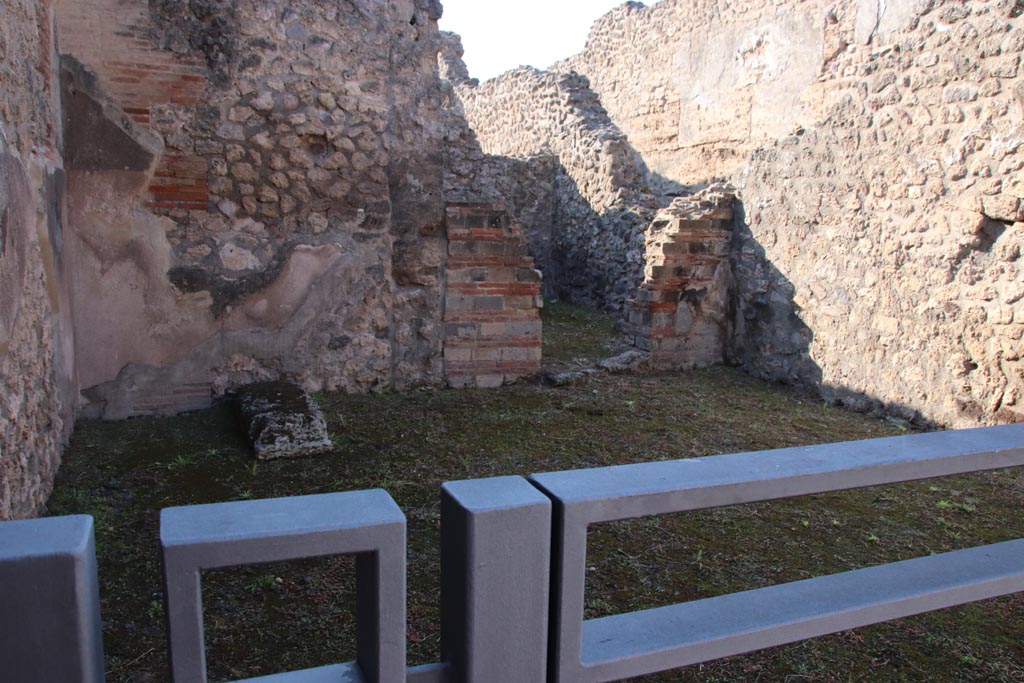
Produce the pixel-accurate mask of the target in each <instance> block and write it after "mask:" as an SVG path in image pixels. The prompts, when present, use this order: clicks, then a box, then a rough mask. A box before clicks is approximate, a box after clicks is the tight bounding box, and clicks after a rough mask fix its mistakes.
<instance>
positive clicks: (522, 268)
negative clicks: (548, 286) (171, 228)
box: [444, 204, 543, 387]
mask: <svg viewBox="0 0 1024 683" xmlns="http://www.w3.org/2000/svg"><path fill="white" fill-rule="evenodd" d="M446 223H447V230H448V267H447V290H446V292H445V299H444V301H445V310H444V322H445V346H444V366H445V377H446V379H447V381H448V384H449V385H450V386H453V387H467V386H477V387H497V386H501V385H502V384H504V383H506V382H511V381H513V380H515V379H517V378H520V377H523V376H526V375H532V374H535V373H537V372H539V371H540V357H541V322H540V314H539V309H540V307H541V306H542V305H543V300H542V299H541V295H540V283H541V275H540V272H539V271H537V270H535V269H534V267H533V258H531V257H530V256H529V254H528V252H527V246H526V236H525V235H524V234H523V232H522V231H521V230H520V229H519V228H518V227H517V226H515V225H513V224H512V223H511V221H510V220H509V217H508V214H507V213H506V212H504V211H497V210H495V209H494V208H492V207H491V206H489V205H487V204H449V205H448V207H447V216H446Z"/></svg>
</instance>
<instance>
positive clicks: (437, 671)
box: [405, 662, 452, 683]
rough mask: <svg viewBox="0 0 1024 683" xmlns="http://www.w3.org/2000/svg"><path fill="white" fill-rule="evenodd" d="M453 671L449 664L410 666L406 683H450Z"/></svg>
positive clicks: (406, 675)
mask: <svg viewBox="0 0 1024 683" xmlns="http://www.w3.org/2000/svg"><path fill="white" fill-rule="evenodd" d="M451 670H452V667H451V664H449V663H448V662H441V663H440V664H421V665H419V666H410V667H409V669H408V671H407V673H406V674H405V683H448V681H449V680H451V678H450V676H451Z"/></svg>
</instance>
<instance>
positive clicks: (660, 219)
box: [626, 187, 735, 369]
mask: <svg viewBox="0 0 1024 683" xmlns="http://www.w3.org/2000/svg"><path fill="white" fill-rule="evenodd" d="M734 199H735V197H734V195H733V193H732V192H731V191H729V190H728V188H724V187H711V188H708V189H706V190H704V191H703V192H700V193H698V194H696V195H693V196H689V197H678V198H676V199H674V200H673V201H672V204H671V205H670V206H668V207H666V208H665V209H662V210H661V211H659V212H658V213H657V215H655V217H654V220H653V221H652V222H651V225H650V226H649V227H648V228H647V235H646V250H645V253H644V281H643V284H642V285H640V289H639V290H638V291H637V293H636V296H635V297H634V298H632V299H631V300H630V302H629V319H628V324H627V325H626V331H627V333H628V334H629V335H630V337H631V340H632V342H633V344H634V346H637V347H639V348H641V349H643V350H645V351H648V352H649V353H650V363H651V365H652V366H653V367H656V368H673V369H691V368H698V367H708V366H710V365H719V364H721V363H722V362H724V361H725V351H726V349H727V348H729V345H730V342H731V340H732V334H733V317H734V315H733V313H734V312H733V310H732V306H733V302H732V294H733V287H734V285H733V278H732V269H731V264H730V262H729V261H730V259H729V257H730V254H731V251H732V250H731V243H732V229H733V223H734V220H733V219H734V216H733V204H734Z"/></svg>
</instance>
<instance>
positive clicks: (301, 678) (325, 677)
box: [235, 662, 451, 683]
mask: <svg viewBox="0 0 1024 683" xmlns="http://www.w3.org/2000/svg"><path fill="white" fill-rule="evenodd" d="M450 668H451V667H450V666H449V665H448V664H447V663H446V662H442V663H440V664H423V665H421V666H410V667H409V668H408V670H407V673H406V678H405V680H406V683H447V681H448V671H449V669H450ZM235 683H366V679H365V678H364V677H363V672H362V671H361V670H360V668H359V665H358V664H357V663H356V662H347V663H345V664H332V665H330V666H321V667H317V668H315V669H303V670H301V671H289V672H287V673H280V674H272V675H270V676H260V677H259V678H247V679H245V680H244V681H236V682H235Z"/></svg>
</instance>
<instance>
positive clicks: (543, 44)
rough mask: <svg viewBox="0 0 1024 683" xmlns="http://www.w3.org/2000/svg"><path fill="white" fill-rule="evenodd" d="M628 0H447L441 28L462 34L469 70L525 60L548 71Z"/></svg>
mask: <svg viewBox="0 0 1024 683" xmlns="http://www.w3.org/2000/svg"><path fill="white" fill-rule="evenodd" d="M623 2H624V0H516V1H513V2H493V1H488V0H442V3H443V5H444V16H442V17H441V21H440V27H441V29H442V30H444V31H454V32H455V33H458V34H459V35H461V36H462V45H463V47H464V48H465V49H466V57H465V59H466V65H467V66H468V67H469V74H470V76H472V77H474V78H479V79H481V80H483V79H487V78H491V77H493V76H497V75H498V74H500V73H502V72H504V71H508V70H509V69H514V68H515V67H517V66H520V65H523V64H528V65H530V66H534V67H537V68H538V69H543V68H545V67H548V66H550V65H551V64H553V63H554V62H557V61H558V60H560V59H564V58H565V57H569V56H571V55H573V54H576V53H577V52H579V51H580V50H582V49H583V46H584V44H585V43H586V40H587V34H588V33H589V32H590V27H591V25H592V24H593V23H594V21H595V20H597V19H598V18H599V17H601V16H602V15H604V14H605V13H607V12H608V10H610V9H612V8H613V7H617V6H619V5H621V4H622V3H623ZM648 4H650V3H648Z"/></svg>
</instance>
